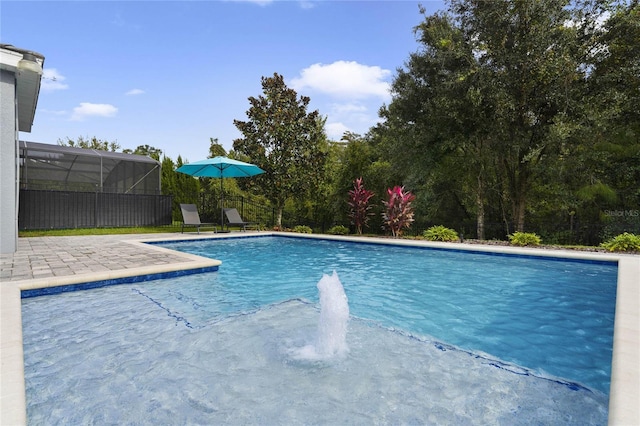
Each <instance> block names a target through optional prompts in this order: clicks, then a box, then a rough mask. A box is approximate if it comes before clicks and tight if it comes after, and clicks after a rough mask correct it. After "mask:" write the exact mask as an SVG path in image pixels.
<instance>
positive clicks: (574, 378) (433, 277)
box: [23, 237, 616, 425]
mask: <svg viewBox="0 0 640 426" xmlns="http://www.w3.org/2000/svg"><path fill="white" fill-rule="evenodd" d="M167 247H170V248H174V249H179V250H184V251H188V252H191V253H197V254H201V255H206V256H210V257H214V258H217V259H220V260H222V261H223V264H222V265H221V267H220V270H219V271H218V272H214V273H206V274H197V275H191V276H184V277H180V278H173V279H164V280H157V281H150V282H144V283H135V284H131V285H121V286H110V287H104V288H99V289H94V290H87V291H79V292H71V293H64V294H61V295H56V296H42V297H34V298H29V299H24V300H23V337H24V348H25V380H26V385H27V412H28V417H29V422H30V423H31V424H45V423H46V424H54V423H57V424H80V423H81V424H105V423H108V424H114V423H119V424H121V423H127V424H132V423H134V424H158V423H163V424H166V423H171V424H237V423H241V424H300V423H311V424H344V423H349V424H425V423H429V424H443V423H447V424H509V425H515V424H531V422H534V423H539V424H606V419H607V401H608V398H607V393H608V380H609V368H610V362H611V346H612V343H611V341H612V334H613V329H612V327H613V306H614V304H615V285H616V267H615V266H613V265H611V264H605V263H602V264H595V263H586V262H575V261H560V260H553V261H545V260H541V259H533V258H526V257H507V256H489V255H483V254H470V253H458V252H449V251H447V252H445V251H438V250H420V249H411V248H403V247H394V246H391V245H385V246H377V245H368V244H366V245H365V244H352V243H342V242H334V241H331V242H329V241H309V240H301V239H294V238H278V237H259V238H242V239H225V240H215V241H203V242H198V243H175V244H169V245H167ZM333 270H335V271H337V273H338V275H339V278H340V281H341V282H342V284H343V286H344V290H345V293H346V294H347V297H348V299H349V300H348V301H349V310H350V313H351V316H352V318H351V320H350V322H349V325H348V334H347V343H348V347H349V353H348V355H347V356H346V357H344V358H340V359H337V360H335V361H332V362H302V361H299V360H297V359H293V358H291V357H290V356H289V355H288V354H290V353H291V351H292V349H293V350H295V349H296V348H300V347H303V346H305V345H306V344H308V343H309V342H311V341H313V338H314V334H315V332H316V325H317V321H318V317H319V309H318V306H317V302H318V289H317V288H316V284H317V283H318V281H319V280H320V278H321V277H322V274H325V273H326V274H329V273H331V272H332V271H333ZM585 296H588V297H585ZM586 299H588V300H586ZM527 348H528V350H527ZM602 352H604V353H605V354H604V355H603V354H602Z"/></svg>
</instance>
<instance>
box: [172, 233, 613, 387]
mask: <svg viewBox="0 0 640 426" xmlns="http://www.w3.org/2000/svg"><path fill="white" fill-rule="evenodd" d="M165 246H166V247H169V248H173V249H175V250H180V251H186V252H189V253H194V254H198V255H201V256H207V257H212V258H215V259H220V260H222V262H223V263H222V266H221V268H220V271H219V272H218V274H217V275H216V277H215V278H214V280H215V281H214V282H215V285H212V286H207V287H203V291H207V294H206V295H203V296H204V298H205V299H207V300H208V301H209V302H208V303H210V302H211V301H212V299H215V300H216V302H215V304H213V305H211V307H212V310H211V311H209V312H207V313H206V315H211V314H215V312H234V311H242V310H245V309H250V308H256V307H259V306H264V305H266V304H269V303H274V302H278V301H282V300H286V299H289V298H294V297H300V298H305V299H307V300H312V301H317V297H318V295H317V289H316V287H315V284H316V282H317V281H318V279H319V278H320V277H321V276H322V274H329V273H331V272H332V271H334V270H335V271H337V272H338V275H339V277H340V280H341V281H342V283H343V285H344V288H345V292H346V293H347V296H348V298H349V307H350V312H351V315H355V316H357V317H360V318H367V319H372V320H376V321H379V322H380V323H381V324H382V325H384V326H387V327H395V328H399V329H402V330H406V331H408V332H411V333H417V334H426V335H430V336H434V337H436V338H437V339H441V340H442V341H445V342H449V343H452V344H454V345H457V346H460V347H462V348H465V349H469V350H473V351H482V352H486V353H488V354H491V355H494V356H497V357H499V358H501V359H503V360H506V361H510V362H514V363H516V364H519V365H522V366H525V367H527V368H530V369H533V370H536V371H540V372H546V373H549V374H552V375H555V376H559V377H564V378H567V379H570V380H574V381H576V382H580V383H583V384H585V385H587V386H588V387H591V388H593V389H597V390H600V391H601V392H604V393H607V394H608V392H609V381H610V374H611V356H612V353H613V323H614V313H615V296H616V282H617V267H616V265H615V263H588V262H581V261H571V260H557V259H554V260H545V259H541V258H532V257H522V256H495V255H487V254H483V253H478V252H476V253H466V252H456V251H443V250H427V249H416V248H411V247H401V246H392V245H383V246H380V245H374V244H357V243H350V242H336V241H322V240H320V241H315V240H311V241H309V240H305V239H296V238H282V237H266V238H245V239H227V240H223V241H204V242H196V243H194V242H185V243H175V244H167V245H165ZM205 288H206V290H205ZM218 301H219V302H220V303H217V302H218Z"/></svg>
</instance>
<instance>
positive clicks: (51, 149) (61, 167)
mask: <svg viewBox="0 0 640 426" xmlns="http://www.w3.org/2000/svg"><path fill="white" fill-rule="evenodd" d="M161 176H162V173H161V163H160V162H159V161H157V160H154V159H153V158H149V157H145V156H142V155H134V154H124V153H121V152H110V151H100V150H95V149H85V148H77V147H69V146H61V145H51V144H43V143H38V142H27V141H20V188H21V189H38V190H51V191H75V192H105V193H117V194H145V195H160V194H161V189H162V188H161Z"/></svg>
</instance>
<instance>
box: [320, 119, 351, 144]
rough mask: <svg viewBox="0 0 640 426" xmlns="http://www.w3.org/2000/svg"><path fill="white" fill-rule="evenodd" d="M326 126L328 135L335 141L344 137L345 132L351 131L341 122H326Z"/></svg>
mask: <svg viewBox="0 0 640 426" xmlns="http://www.w3.org/2000/svg"><path fill="white" fill-rule="evenodd" d="M324 128H325V131H326V132H327V137H328V138H329V139H331V140H334V141H339V140H340V139H341V138H342V135H343V134H344V132H347V131H351V129H350V128H349V127H347V126H345V125H344V124H342V123H339V122H336V123H326V124H325V127H324Z"/></svg>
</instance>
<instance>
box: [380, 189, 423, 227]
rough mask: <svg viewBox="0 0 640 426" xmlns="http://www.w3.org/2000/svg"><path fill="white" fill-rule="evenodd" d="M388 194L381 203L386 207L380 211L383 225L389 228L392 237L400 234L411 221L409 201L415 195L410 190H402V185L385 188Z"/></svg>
mask: <svg viewBox="0 0 640 426" xmlns="http://www.w3.org/2000/svg"><path fill="white" fill-rule="evenodd" d="M387 194H388V195H389V200H388V201H383V202H382V204H384V206H385V207H386V211H384V212H382V219H383V221H384V227H385V228H388V229H390V230H391V235H393V237H394V238H396V237H400V236H402V231H403V229H405V228H408V227H409V226H411V223H412V222H413V207H411V202H412V201H413V200H415V198H416V196H415V195H413V194H412V193H411V192H409V191H407V192H405V191H404V186H402V187H400V186H395V187H394V188H393V189H391V188H389V189H387Z"/></svg>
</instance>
